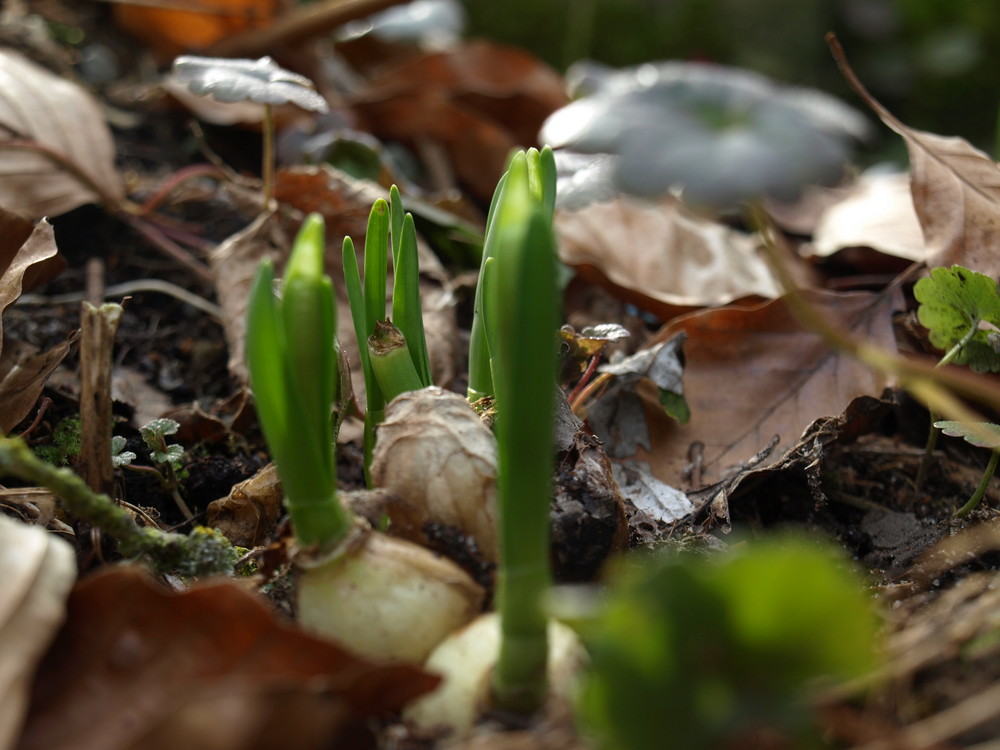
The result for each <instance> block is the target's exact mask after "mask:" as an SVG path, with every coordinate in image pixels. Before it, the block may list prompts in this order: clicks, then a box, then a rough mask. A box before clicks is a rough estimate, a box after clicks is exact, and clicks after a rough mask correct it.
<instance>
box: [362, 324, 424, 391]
mask: <svg viewBox="0 0 1000 750" xmlns="http://www.w3.org/2000/svg"><path fill="white" fill-rule="evenodd" d="M368 355H369V356H370V357H371V360H372V370H374V371H375V377H376V379H377V380H378V384H379V387H380V388H381V389H382V394H383V395H384V396H385V398H386V400H387V401H392V400H393V399H394V398H396V396H398V395H399V394H400V393H406V392H407V391H417V390H420V389H421V388H423V387H424V383H423V382H422V381H421V379H420V376H419V375H418V374H417V370H416V368H415V367H414V366H413V358H412V357H410V352H409V350H408V346H407V343H406V338H405V337H404V336H403V334H402V332H401V331H400V330H399V329H398V328H397V327H396V326H394V325H393V324H392V323H390V322H389V321H388V320H380V321H378V322H377V323H376V324H375V333H373V334H372V335H371V336H369V337H368Z"/></svg>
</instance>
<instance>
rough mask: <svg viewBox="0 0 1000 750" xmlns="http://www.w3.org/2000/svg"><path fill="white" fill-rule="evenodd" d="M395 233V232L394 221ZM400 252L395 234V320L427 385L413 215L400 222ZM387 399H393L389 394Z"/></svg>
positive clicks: (426, 361)
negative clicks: (396, 244)
mask: <svg viewBox="0 0 1000 750" xmlns="http://www.w3.org/2000/svg"><path fill="white" fill-rule="evenodd" d="M392 231H393V232H395V231H396V227H395V222H394V223H393V230H392ZM399 233H400V240H399V249H398V251H397V250H396V249H395V243H396V236H395V234H394V235H393V251H394V253H395V255H394V256H393V284H392V319H393V321H394V322H395V324H396V325H397V326H398V327H399V330H400V331H401V332H402V335H403V337H404V338H405V339H406V345H407V347H408V348H409V352H410V357H411V359H412V360H413V367H414V369H416V371H417V374H418V375H419V376H420V380H421V383H422V384H423V385H425V386H427V385H430V384H431V367H430V358H429V357H428V354H427V342H426V340H425V337H424V316H423V310H422V309H421V306H420V268H419V263H418V259H417V232H416V229H415V228H414V226H413V216H412V215H411V214H406V216H404V217H403V219H402V221H401V222H400V227H399ZM386 399H391V397H390V396H389V395H388V394H386Z"/></svg>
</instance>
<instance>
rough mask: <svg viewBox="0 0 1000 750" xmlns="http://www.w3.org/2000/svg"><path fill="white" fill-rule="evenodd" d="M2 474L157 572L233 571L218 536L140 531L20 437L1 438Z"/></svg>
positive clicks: (230, 553)
mask: <svg viewBox="0 0 1000 750" xmlns="http://www.w3.org/2000/svg"><path fill="white" fill-rule="evenodd" d="M109 452H110V450H109ZM0 475H12V476H16V477H18V478H20V479H23V480H24V481H26V482H31V483H32V484H35V485H38V486H41V487H46V488H47V489H49V490H50V491H51V492H52V493H53V494H55V495H57V496H58V497H59V498H60V500H62V502H63V504H64V505H65V507H66V510H67V511H69V513H70V514H71V515H72V516H74V517H75V518H79V519H81V520H84V521H86V522H88V523H90V524H92V525H93V526H95V527H97V528H99V529H100V530H101V531H102V532H103V533H104V534H106V535H107V536H109V537H111V538H112V539H114V540H115V541H116V542H117V543H118V549H119V551H120V552H121V554H122V555H123V556H124V557H127V558H134V557H145V558H148V559H149V560H150V562H152V564H153V567H154V568H155V569H156V570H157V571H161V572H173V573H178V574H180V575H183V576H207V575H215V574H220V573H221V574H227V575H228V574H231V573H232V572H233V565H234V564H235V562H236V559H237V557H238V555H237V554H236V551H235V550H234V549H233V547H232V545H231V544H230V543H229V542H228V540H226V538H225V537H223V536H222V535H220V534H217V533H215V532H212V531H211V530H209V529H195V531H194V532H192V534H191V535H189V536H185V535H183V534H170V533H165V532H162V531H160V530H159V529H154V528H148V527H141V526H139V525H138V524H136V522H135V521H134V520H133V519H132V516H131V515H130V514H129V513H128V511H126V510H125V509H124V508H121V507H119V506H118V505H117V504H116V503H115V502H114V500H112V499H111V498H110V497H108V496H107V495H105V494H103V493H98V492H94V491H93V490H91V489H90V487H88V486H87V483H86V482H84V481H83V479H81V478H80V477H79V476H77V475H76V474H74V473H73V472H72V471H70V470H69V469H66V468H58V467H55V466H53V465H52V464H50V463H46V462H45V461H43V460H42V459H40V458H39V457H38V456H36V455H35V454H34V453H33V452H32V450H31V448H29V447H28V446H27V444H26V443H25V442H24V441H23V440H21V439H20V438H6V437H0Z"/></svg>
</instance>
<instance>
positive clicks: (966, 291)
mask: <svg viewBox="0 0 1000 750" xmlns="http://www.w3.org/2000/svg"><path fill="white" fill-rule="evenodd" d="M913 294H914V296H915V297H916V299H917V301H918V302H919V303H920V307H919V308H918V309H917V319H918V320H919V321H920V324H921V325H923V326H924V327H925V328H927V330H928V334H929V337H930V341H931V344H933V345H934V346H935V347H937V348H938V349H941V350H943V351H944V352H945V354H944V356H942V357H941V359H940V360H939V361H938V363H937V367H941V366H943V365H947V364H958V365H968V366H969V367H970V368H972V370H973V371H974V372H996V371H998V370H1000V352H998V348H1000V330H998V327H1000V290H998V288H997V283H996V282H995V281H993V279H991V278H990V277H988V276H984V275H983V274H981V273H976V272H975V271H970V270H969V269H967V268H963V267H962V266H952V267H951V268H935V269H933V270H932V271H931V273H930V276H929V277H927V278H924V279H920V280H919V281H918V282H917V283H916V284H915V285H914V287H913ZM938 418H939V417H938V415H937V414H934V413H931V415H930V421H931V424H932V425H934V424H935V423H936V422H937V420H938ZM937 436H938V433H937V430H936V429H935V428H934V427H933V426H932V427H931V429H930V431H929V432H928V435H927V444H926V445H925V447H924V456H923V459H922V460H921V462H920V467H919V469H918V470H917V477H916V485H917V488H920V487H922V486H923V484H924V480H925V479H926V477H927V469H928V467H929V465H930V461H931V455H932V454H933V452H934V448H935V446H936V445H937Z"/></svg>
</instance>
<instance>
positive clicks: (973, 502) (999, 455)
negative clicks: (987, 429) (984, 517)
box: [955, 451, 1000, 518]
mask: <svg viewBox="0 0 1000 750" xmlns="http://www.w3.org/2000/svg"><path fill="white" fill-rule="evenodd" d="M998 461H1000V451H993V452H992V453H991V454H990V462H989V463H988V464H987V465H986V471H984V472H983V478H982V479H981V480H980V481H979V486H978V487H976V491H975V492H973V493H972V497H970V498H969V502H967V503H966V504H965V505H963V506H962V507H961V508H959V509H958V510H957V511H956V512H955V515H956V516H957V517H958V518H965V516H967V515H969V514H970V513H971V512H972V511H973V510H975V509H976V507H977V506H978V505H979V503H980V501H981V500H982V499H983V496H984V495H985V494H986V490H987V489H988V488H989V486H990V480H991V479H993V474H994V472H996V470H997V463H998Z"/></svg>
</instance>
